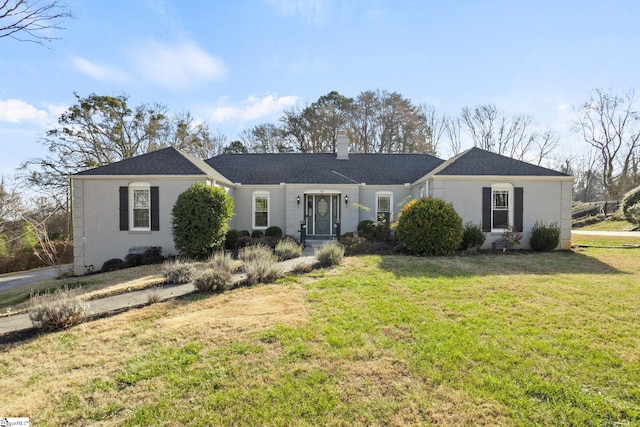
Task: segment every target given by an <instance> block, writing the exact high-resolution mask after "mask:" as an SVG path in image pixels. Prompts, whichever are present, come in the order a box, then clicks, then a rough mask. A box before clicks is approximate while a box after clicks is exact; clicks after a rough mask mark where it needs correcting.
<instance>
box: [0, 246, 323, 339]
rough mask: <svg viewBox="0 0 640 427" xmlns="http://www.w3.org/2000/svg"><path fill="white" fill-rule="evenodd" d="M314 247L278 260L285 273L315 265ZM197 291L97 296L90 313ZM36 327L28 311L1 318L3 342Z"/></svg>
mask: <svg viewBox="0 0 640 427" xmlns="http://www.w3.org/2000/svg"><path fill="white" fill-rule="evenodd" d="M313 255H314V250H313V248H312V247H311V246H307V247H306V248H305V250H304V252H303V253H302V256H301V257H300V258H294V259H290V260H287V261H283V262H280V263H278V264H279V265H280V266H282V268H283V270H284V272H285V273H288V272H291V271H293V270H295V269H296V268H297V267H298V266H301V265H302V266H306V265H309V266H310V265H313V264H315V262H316V259H315V257H314V256H313ZM246 278H247V276H246V274H244V273H237V274H234V276H233V282H234V283H240V282H242V281H243V280H245V279H246ZM193 292H195V287H194V286H193V284H192V283H186V284H183V285H162V286H159V287H158V288H154V289H142V290H139V291H133V292H125V293H122V294H118V295H112V296H108V297H104V298H98V299H95V300H92V301H88V302H87V304H88V306H89V312H90V315H91V316H92V317H99V316H104V315H108V314H110V313H119V312H122V311H126V310H130V309H132V308H137V307H143V306H145V305H149V304H150V302H149V297H150V295H151V294H152V293H153V294H154V297H155V296H156V295H155V294H157V296H158V298H159V299H160V300H161V301H166V300H170V299H172V298H177V297H180V296H183V295H187V294H190V293H193ZM36 332H37V330H36V329H35V328H34V327H33V325H32V324H31V320H30V319H29V314H28V313H23V314H16V315H12V316H5V317H0V343H3V342H9V341H13V339H14V337H17V336H19V335H24V336H29V335H33V334H35V333H36Z"/></svg>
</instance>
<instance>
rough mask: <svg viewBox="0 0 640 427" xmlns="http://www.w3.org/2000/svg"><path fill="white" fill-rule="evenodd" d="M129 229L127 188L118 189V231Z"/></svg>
mask: <svg viewBox="0 0 640 427" xmlns="http://www.w3.org/2000/svg"><path fill="white" fill-rule="evenodd" d="M128 229H129V187H120V230H123V231H124V230H128Z"/></svg>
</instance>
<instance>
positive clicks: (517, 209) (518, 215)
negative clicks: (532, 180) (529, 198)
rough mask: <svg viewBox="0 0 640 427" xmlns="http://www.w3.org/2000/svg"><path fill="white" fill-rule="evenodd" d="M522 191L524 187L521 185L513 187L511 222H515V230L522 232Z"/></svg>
mask: <svg viewBox="0 0 640 427" xmlns="http://www.w3.org/2000/svg"><path fill="white" fill-rule="evenodd" d="M523 192H524V189H523V188H522V187H516V188H515V189H514V195H513V196H514V199H515V200H514V201H513V202H514V203H513V207H514V212H513V222H515V224H514V225H515V227H516V230H518V231H519V232H522V230H524V224H523V223H524V201H523Z"/></svg>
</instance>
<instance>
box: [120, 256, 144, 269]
mask: <svg viewBox="0 0 640 427" xmlns="http://www.w3.org/2000/svg"><path fill="white" fill-rule="evenodd" d="M124 263H125V264H126V267H127V268H131V267H137V266H139V265H142V254H137V253H133V254H127V256H126V257H124Z"/></svg>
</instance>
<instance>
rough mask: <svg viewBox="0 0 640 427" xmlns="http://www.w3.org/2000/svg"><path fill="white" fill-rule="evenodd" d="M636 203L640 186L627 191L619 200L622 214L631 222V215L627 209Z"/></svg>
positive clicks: (639, 197)
mask: <svg viewBox="0 0 640 427" xmlns="http://www.w3.org/2000/svg"><path fill="white" fill-rule="evenodd" d="M638 203H640V186H638V187H636V188H634V189H633V190H629V191H627V193H626V194H625V195H624V197H623V198H622V201H621V202H620V209H621V210H622V214H623V215H624V216H625V218H627V219H628V220H629V221H631V222H633V215H631V214H629V209H630V208H631V207H632V206H633V205H636V204H638Z"/></svg>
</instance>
